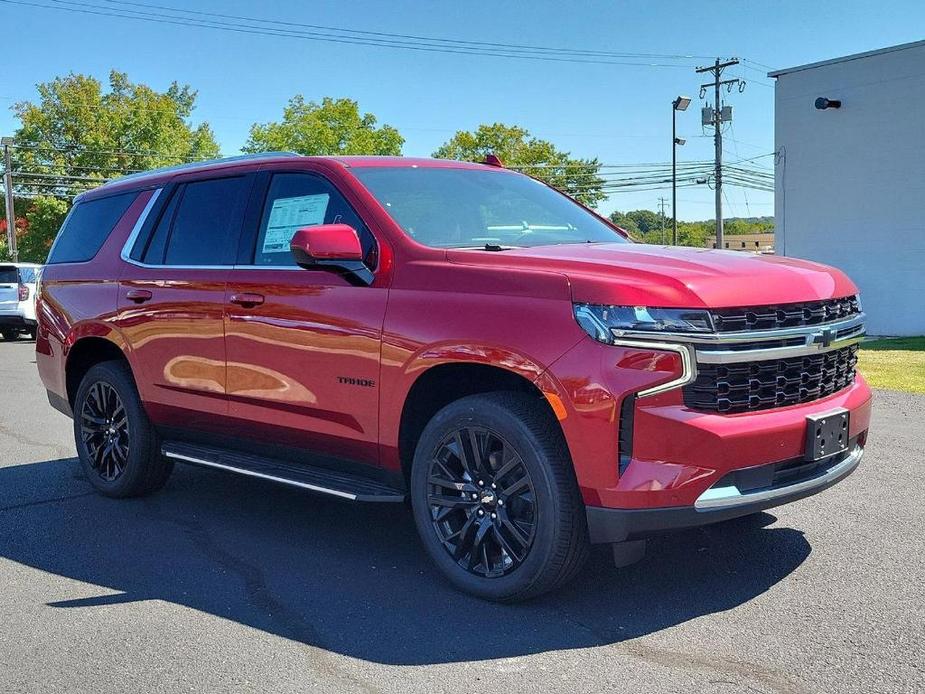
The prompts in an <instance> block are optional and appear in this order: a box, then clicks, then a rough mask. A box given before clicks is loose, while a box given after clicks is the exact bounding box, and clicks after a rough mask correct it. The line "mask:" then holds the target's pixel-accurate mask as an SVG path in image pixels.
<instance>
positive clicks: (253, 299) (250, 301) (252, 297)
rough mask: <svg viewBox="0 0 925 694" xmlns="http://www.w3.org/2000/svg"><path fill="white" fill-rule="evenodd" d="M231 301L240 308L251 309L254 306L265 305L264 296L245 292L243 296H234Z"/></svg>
mask: <svg viewBox="0 0 925 694" xmlns="http://www.w3.org/2000/svg"><path fill="white" fill-rule="evenodd" d="M229 301H230V302H231V303H233V304H237V305H238V306H244V307H246V308H250V307H252V306H260V304H262V303H263V294H253V293H251V292H244V293H243V294H232V295H231V298H230V299H229Z"/></svg>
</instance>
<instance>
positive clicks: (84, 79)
mask: <svg viewBox="0 0 925 694" xmlns="http://www.w3.org/2000/svg"><path fill="white" fill-rule="evenodd" d="M36 89H37V92H38V98H37V99H35V100H33V101H23V102H19V103H17V104H15V105H14V106H13V107H12V110H13V112H14V114H15V115H16V117H17V118H18V119H19V121H20V127H19V129H18V130H17V131H16V133H15V136H14V141H15V145H14V148H13V151H12V161H13V167H12V168H13V171H14V189H15V194H16V198H15V203H14V204H15V209H14V212H15V217H16V235H17V245H18V248H19V257H20V259H21V260H23V261H32V262H43V261H44V260H45V256H46V255H47V252H48V248H49V247H50V246H51V243H52V241H53V239H54V237H55V234H56V233H57V230H58V228H59V226H60V223H61V221H62V220H63V218H64V216H65V215H66V213H67V210H68V209H69V206H70V200H71V199H72V198H73V197H74V195H76V194H77V193H79V192H80V191H82V190H88V189H90V188H93V187H95V186H97V185H99V184H101V183H102V182H103V181H105V180H108V179H111V178H115V177H118V176H122V175H126V174H131V173H136V172H140V171H146V170H149V169H153V168H157V167H161V166H170V165H175V164H181V163H186V162H195V161H201V160H204V159H211V158H214V157H217V156H219V146H218V142H217V141H216V139H215V135H214V133H213V131H212V128H211V126H210V125H209V124H208V123H200V124H199V125H195V126H194V125H193V124H192V121H191V116H192V113H193V110H194V108H195V105H196V97H197V93H196V91H195V90H193V89H192V88H191V87H190V86H189V85H180V84H178V83H176V82H174V83H173V84H171V85H170V87H168V88H167V89H166V90H165V91H157V90H155V89H153V88H151V87H150V86H148V85H145V84H140V83H134V82H132V81H131V80H129V78H128V75H126V74H125V73H123V72H118V71H115V70H113V71H112V72H111V73H110V75H109V80H108V84H107V85H105V86H104V84H103V83H102V82H101V81H100V80H98V79H96V78H94V77H91V76H88V75H82V74H74V73H71V74H68V75H66V76H62V77H57V78H55V79H53V80H51V81H49V82H43V83H40V84H38V85H36ZM404 141H405V140H404V138H403V137H402V136H401V133H399V131H398V130H397V129H396V128H394V127H392V126H391V125H387V124H380V123H379V121H378V119H377V118H376V116H375V115H373V114H371V113H363V112H361V110H360V108H359V105H358V103H357V102H356V101H354V100H352V99H347V98H331V97H325V98H323V99H322V100H321V101H320V102H318V101H311V100H306V99H305V97H304V96H303V95H301V94H296V95H295V96H293V97H292V98H291V99H290V100H289V102H288V103H287V104H286V106H285V107H284V108H283V112H282V114H281V116H280V119H279V120H277V121H272V122H268V123H254V124H253V125H252V126H251V128H250V132H249V136H248V138H247V141H246V142H245V143H244V146H243V147H242V148H241V151H242V152H245V153H256V152H266V151H291V152H297V153H299V154H305V155H325V154H328V155H330V154H341V155H349V154H374V155H396V156H397V155H400V154H401V153H402V146H403V144H404ZM488 154H494V155H496V156H498V157H499V158H500V159H501V161H502V162H503V163H504V164H505V165H506V166H509V167H510V168H514V169H519V170H522V171H524V172H526V173H529V174H530V175H532V176H534V177H536V178H538V179H540V180H543V181H545V182H546V183H549V184H550V185H552V186H554V187H556V188H558V189H559V190H562V191H563V192H565V193H567V194H569V195H571V196H572V197H574V198H575V199H576V200H578V201H580V202H582V203H584V204H585V205H588V206H592V207H593V206H595V205H596V204H597V203H599V202H601V201H602V200H604V199H605V198H606V197H607V193H606V192H605V183H606V181H605V179H604V178H603V177H602V176H601V164H600V162H599V161H598V160H597V159H596V158H591V159H586V158H580V157H573V156H572V155H571V153H569V152H567V151H563V150H560V149H558V148H557V147H556V146H555V145H554V144H552V143H551V142H549V141H547V140H543V139H540V138H537V137H534V136H533V135H531V133H530V132H529V131H528V130H526V129H525V128H522V127H519V126H516V125H509V124H504V123H493V124H483V125H480V126H478V128H476V129H475V130H473V131H462V130H461V131H458V132H456V133H455V134H454V135H453V136H452V137H451V138H450V139H449V140H447V141H446V142H445V143H443V144H442V145H441V146H440V147H438V148H437V150H436V151H434V152H433V156H434V157H437V158H450V159H461V160H465V161H481V160H483V159H484V158H485V157H486V156H487V155H488ZM0 212H3V215H4V216H0V219H2V220H4V221H2V222H0V232H2V234H0V259H4V258H8V257H9V253H8V249H7V248H6V221H5V210H3V204H2V202H0ZM653 216H654V217H658V215H656V214H655V213H654V212H651V211H648V210H636V211H633V212H627V213H625V214H624V213H614V215H612V218H613V220H614V222H616V223H617V224H618V225H619V226H621V227H623V228H625V229H627V230H628V231H629V232H630V233H631V234H632V235H634V236H635V237H636V238H637V239H640V240H648V239H652V238H653V237H652V236H651V234H652V233H653V232H652V229H653V228H656V227H657V226H658V224H660V221H659V222H657V223H655V222H653V220H652V217H653ZM709 224H710V223H708V222H684V223H679V229H680V228H681V227H683V228H684V230H685V231H684V233H683V234H682V241H683V242H685V243H689V244H690V245H703V244H702V242H701V243H698V240H700V241H702V239H701V238H700V237H701V234H700V232H701V228H700V227H701V226H702V227H704V229H705V228H706V226H707V225H709ZM698 225H699V226H698ZM733 228H734V227H733ZM727 229H729V227H727ZM728 233H736V232H735V231H733V230H731V229H729V232H728ZM703 238H705V235H704V236H703Z"/></svg>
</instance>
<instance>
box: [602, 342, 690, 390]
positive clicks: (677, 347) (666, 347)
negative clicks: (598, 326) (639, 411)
mask: <svg viewBox="0 0 925 694" xmlns="http://www.w3.org/2000/svg"><path fill="white" fill-rule="evenodd" d="M612 344H614V345H617V346H619V347H629V348H632V349H640V348H642V349H654V350H658V351H662V352H675V353H676V354H679V355H680V356H681V375H680V376H679V377H678V378H675V379H672V380H671V381H668V382H667V383H662V384H661V385H657V386H652V387H651V388H644V389H643V390H640V391H637V392H636V397H638V398H645V397H648V396H650V395H658V394H659V393H664V392H666V391H669V390H674V389H675V388H679V387H681V386H683V385H687V384H688V383H691V382H692V381H693V380H694V379H695V378H697V363H696V362H695V361H694V355H693V349H692V348H691V347H690V346H689V345H684V344H678V343H676V342H643V341H641V340H614V341H613V343H612Z"/></svg>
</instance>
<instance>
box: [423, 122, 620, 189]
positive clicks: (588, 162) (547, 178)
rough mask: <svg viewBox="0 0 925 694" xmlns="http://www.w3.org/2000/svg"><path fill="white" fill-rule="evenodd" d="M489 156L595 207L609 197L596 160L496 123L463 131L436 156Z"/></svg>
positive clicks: (468, 158) (475, 158)
mask: <svg viewBox="0 0 925 694" xmlns="http://www.w3.org/2000/svg"><path fill="white" fill-rule="evenodd" d="M489 154H494V155H496V156H497V157H499V158H500V159H501V161H502V162H503V163H504V165H505V166H507V167H509V168H512V169H519V170H521V171H523V172H524V173H527V174H530V175H531V176H533V177H535V178H538V179H540V180H541V181H544V182H546V183H548V184H549V185H551V186H553V187H554V188H558V189H559V190H561V191H562V192H564V193H567V194H568V195H571V196H572V197H573V198H575V199H576V200H578V201H579V202H582V203H584V204H585V205H589V206H592V207H593V206H594V205H596V204H597V203H599V202H600V201H601V200H604V199H605V198H606V197H607V194H606V193H605V192H604V191H603V185H604V179H602V178H601V177H600V176H599V175H598V174H599V172H600V169H601V165H600V163H599V162H598V160H597V159H573V158H572V157H571V155H570V153H569V152H562V151H560V150H558V149H556V147H555V145H553V144H552V143H551V142H548V141H546V140H540V139H538V138H535V137H531V135H530V133H529V132H528V131H527V130H525V129H524V128H521V127H518V126H516V125H505V124H503V123H494V124H493V125H480V126H479V127H478V128H477V129H476V130H475V131H474V132H467V131H464V130H460V131H459V132H457V133H456V134H455V135H454V136H453V137H452V138H451V139H450V140H449V141H447V142H445V143H444V144H443V145H442V146H441V147H440V148H439V149H438V150H437V151H436V152H434V154H433V156H435V157H437V158H438V159H459V160H462V161H483V160H484V159H485V157H486V156H487V155H489Z"/></svg>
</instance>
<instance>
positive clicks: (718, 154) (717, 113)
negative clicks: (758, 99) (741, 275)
mask: <svg viewBox="0 0 925 694" xmlns="http://www.w3.org/2000/svg"><path fill="white" fill-rule="evenodd" d="M738 64H739V60H738V58H730V59H729V60H726V61H721V60H720V59H719V58H717V59H716V62H714V63H713V65H710V66H708V67H698V68H697V70H696V72H698V73H705V72H709V73H712V75H713V81H712V82H707V83H706V84H701V85H700V98H701V99H702V98H704V96H706V93H707V89H709V88H710V87H713V90H714V91H713V106H712V107H711V106H707V107H705V108H704V109H703V111H702V113H703V116H702V119H701V122H702V124H703V125H709V126H712V127H713V146H714V149H715V155H714V156H715V161H716V165H715V172H714V176H713V177H714V183H715V184H716V191H715V192H716V247H717V248H724V247H725V244H724V241H723V123H727V122H730V121H732V107H731V106H723V105H722V103H721V102H720V98H719V90H720V87H722V86H725V87H726V91H732V87H733V85H736V84H737V85H739V91H740V92H741V91H744V89H745V82H743V81H742V80H740V79H738V78H736V79H731V80H724V79H721V78H722V75H723V70H725V69H726V68H727V67H732V66H733V65H738Z"/></svg>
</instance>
